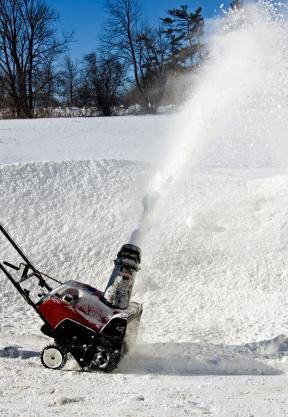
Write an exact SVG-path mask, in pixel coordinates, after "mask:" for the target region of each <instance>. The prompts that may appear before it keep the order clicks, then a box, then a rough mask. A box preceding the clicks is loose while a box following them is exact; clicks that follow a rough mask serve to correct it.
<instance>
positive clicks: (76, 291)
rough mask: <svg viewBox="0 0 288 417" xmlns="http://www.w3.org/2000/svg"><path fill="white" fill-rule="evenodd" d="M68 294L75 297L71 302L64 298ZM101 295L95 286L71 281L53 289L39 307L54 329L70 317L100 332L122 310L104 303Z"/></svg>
mask: <svg viewBox="0 0 288 417" xmlns="http://www.w3.org/2000/svg"><path fill="white" fill-rule="evenodd" d="M67 294H68V295H72V296H73V297H74V300H75V301H73V302H72V303H71V304H67V303H66V302H65V301H64V299H63V298H64V296H65V295H67ZM101 295H102V293H101V292H100V291H98V290H96V289H95V288H92V287H89V286H86V285H85V284H81V283H78V282H77V281H69V282H67V283H66V284H63V285H61V286H60V287H58V288H56V289H55V290H53V291H51V293H49V294H48V296H46V297H45V299H44V300H42V301H41V302H40V303H39V304H38V305H37V309H38V310H39V312H40V314H41V315H42V316H43V317H44V318H45V320H46V321H47V322H48V323H49V325H50V326H51V328H52V329H53V330H54V329H55V328H56V327H57V326H58V325H59V324H60V323H61V322H62V321H63V320H65V319H70V320H73V321H76V322H78V323H81V324H83V325H84V326H87V327H89V328H91V329H92V330H94V331H96V332H99V331H100V330H101V329H102V327H103V326H105V325H106V324H107V323H108V321H109V320H110V319H111V317H112V316H113V315H115V314H117V313H119V312H120V311H119V310H115V309H113V308H111V307H109V306H108V305H107V304H105V303H103V301H102V300H101Z"/></svg>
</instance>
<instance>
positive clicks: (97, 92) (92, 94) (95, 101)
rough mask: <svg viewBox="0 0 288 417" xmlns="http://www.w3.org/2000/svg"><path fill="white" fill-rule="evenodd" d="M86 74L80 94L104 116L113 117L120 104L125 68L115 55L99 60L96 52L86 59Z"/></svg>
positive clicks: (101, 57)
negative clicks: (119, 98) (114, 110)
mask: <svg viewBox="0 0 288 417" xmlns="http://www.w3.org/2000/svg"><path fill="white" fill-rule="evenodd" d="M84 73H85V77H84V79H83V80H82V85H81V88H80V94H81V95H82V97H81V98H82V99H84V101H85V102H86V103H87V105H89V106H91V105H92V106H97V108H98V110H99V111H100V112H101V113H102V115H103V116H111V115H112V114H113V108H114V107H115V106H116V105H117V103H118V97H119V92H120V88H121V86H122V85H123V79H124V75H125V68H124V66H123V64H122V63H121V62H119V60H118V59H117V58H116V57H115V56H113V55H106V56H105V55H104V56H100V58H97V56H96V53H95V52H91V53H90V54H87V55H86V56H85V57H84Z"/></svg>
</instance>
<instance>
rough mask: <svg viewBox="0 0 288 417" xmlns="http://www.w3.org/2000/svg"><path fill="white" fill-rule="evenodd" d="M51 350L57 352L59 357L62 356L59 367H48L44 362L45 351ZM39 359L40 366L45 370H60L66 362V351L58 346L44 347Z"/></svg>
mask: <svg viewBox="0 0 288 417" xmlns="http://www.w3.org/2000/svg"><path fill="white" fill-rule="evenodd" d="M51 348H53V349H55V350H57V351H58V352H59V353H60V355H61V356H62V359H61V363H60V364H59V365H57V366H49V365H48V364H47V362H45V359H44V355H45V353H46V351H47V350H48V349H51ZM40 359H41V363H42V365H43V366H44V367H45V368H48V369H53V370H56V369H61V368H63V367H64V366H65V365H66V362H67V352H66V350H65V349H64V348H63V347H62V346H59V345H48V346H45V348H44V349H43V350H42V352H41V354H40Z"/></svg>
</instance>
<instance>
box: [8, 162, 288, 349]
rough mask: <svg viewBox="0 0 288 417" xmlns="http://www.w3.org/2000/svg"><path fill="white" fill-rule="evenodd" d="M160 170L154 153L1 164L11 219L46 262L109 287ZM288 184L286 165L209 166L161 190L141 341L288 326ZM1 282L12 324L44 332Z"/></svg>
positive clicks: (36, 257)
mask: <svg viewBox="0 0 288 417" xmlns="http://www.w3.org/2000/svg"><path fill="white" fill-rule="evenodd" d="M152 174H153V171H152V169H151V168H150V167H149V166H148V165H146V164H144V163H139V162H138V163H136V162H128V161H115V160H110V161H108V160H103V161H94V162H92V161H70V162H68V161H67V162H62V163H59V162H49V163H48V162H47V163H34V164H22V165H19V164H15V165H2V166H1V167H0V191H1V193H0V195H1V197H0V206H1V221H2V222H3V223H4V224H5V225H7V226H8V228H9V230H10V232H11V234H12V235H13V236H15V237H16V239H17V240H18V241H19V243H20V244H21V246H22V247H23V248H24V250H26V252H28V254H29V256H30V257H31V259H32V260H33V262H34V263H35V264H36V265H37V267H38V268H39V269H40V270H43V271H45V272H47V273H48V274H51V275H52V276H53V275H54V276H56V277H59V278H60V279H61V280H69V279H78V280H81V281H83V282H86V283H88V284H91V285H93V286H97V287H98V288H99V289H104V287H105V285H106V282H107V279H108V277H109V276H110V273H111V270H112V267H113V264H112V261H113V259H114V257H115V254H116V253H117V250H118V249H119V248H120V246H121V245H122V244H123V243H126V242H127V241H128V240H129V237H130V234H131V231H132V230H134V228H135V226H137V224H139V222H140V220H141V215H142V198H143V196H144V194H145V190H146V188H147V183H148V181H149V180H150V178H151V176H152ZM248 174H249V173H247V175H248ZM287 186H288V177H287V176H285V175H282V176H274V177H264V178H261V177H258V178H253V177H252V178H250V177H249V175H248V176H245V175H244V176H242V177H240V176H236V175H235V173H234V174H233V175H232V174H230V173H229V172H228V173H226V174H224V173H223V170H222V171H221V173H218V172H217V170H213V171H207V170H206V171H205V174H204V173H198V174H196V173H195V172H194V174H193V175H191V173H189V175H188V174H187V177H182V180H181V187H180V184H179V183H177V184H175V187H174V188H173V187H172V188H171V187H170V188H169V192H168V191H167V192H165V190H163V193H162V195H161V199H160V201H159V202H158V204H157V207H156V209H155V210H154V211H153V216H151V217H150V218H149V227H147V230H146V232H145V235H144V238H143V241H142V245H141V246H142V249H143V265H142V271H141V272H140V273H139V274H138V275H137V279H136V284H135V295H134V298H136V299H137V300H138V301H141V302H143V303H144V306H145V309H144V315H143V324H144V326H145V329H144V330H143V332H142V340H144V341H146V342H147V341H149V342H155V343H156V342H163V343H164V342H165V343H166V342H188V341H189V342H190V341H191V340H193V341H194V342H212V343H247V342H251V341H253V340H263V339H267V338H272V337H274V336H277V335H279V334H282V333H285V331H286V323H287V320H288V313H287V312H288V296H287V295H286V294H287V293H288V283H287V278H286V277H287V262H286V260H287V252H288V245H287V239H288V230H287V227H288V226H287V222H286V213H287V206H288V196H287V193H286V189H287ZM235 201H237V204H235ZM2 245H3V241H2ZM0 290H1V291H0V299H1V306H4V305H5V308H3V307H2V314H3V321H1V328H2V332H6V331H13V332H14V333H19V332H20V333H22V334H29V333H30V332H31V330H32V329H33V331H34V332H36V333H38V328H39V322H38V321H37V320H36V321H35V315H34V313H33V311H30V310H31V309H29V308H28V306H27V305H25V303H24V302H22V301H21V300H19V297H18V294H16V293H15V291H14V289H13V288H12V287H11V285H10V283H9V282H7V281H5V279H4V278H3V277H1V281H0ZM8 300H9V303H8V305H7V302H8ZM23 323H25V327H23Z"/></svg>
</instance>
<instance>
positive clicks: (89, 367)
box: [84, 344, 120, 373]
mask: <svg viewBox="0 0 288 417" xmlns="http://www.w3.org/2000/svg"><path fill="white" fill-rule="evenodd" d="M98 348H100V350H101V349H103V351H104V352H105V353H107V355H108V356H110V363H108V364H107V365H106V367H101V366H99V365H96V363H95V362H94V357H95V355H96V353H97V349H98ZM85 359H86V366H85V368H84V369H85V370H86V371H98V372H103V373H109V372H112V371H113V370H114V369H115V368H117V366H118V364H119V360H120V355H116V357H115V354H114V352H113V351H112V350H110V349H109V348H107V346H105V345H103V344H98V345H96V346H91V347H90V350H89V352H87V353H86V358H85ZM111 359H112V360H111ZM87 362H88V363H87Z"/></svg>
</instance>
